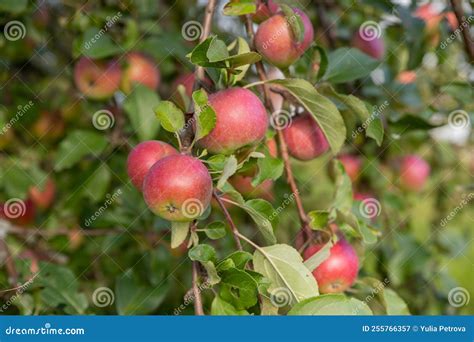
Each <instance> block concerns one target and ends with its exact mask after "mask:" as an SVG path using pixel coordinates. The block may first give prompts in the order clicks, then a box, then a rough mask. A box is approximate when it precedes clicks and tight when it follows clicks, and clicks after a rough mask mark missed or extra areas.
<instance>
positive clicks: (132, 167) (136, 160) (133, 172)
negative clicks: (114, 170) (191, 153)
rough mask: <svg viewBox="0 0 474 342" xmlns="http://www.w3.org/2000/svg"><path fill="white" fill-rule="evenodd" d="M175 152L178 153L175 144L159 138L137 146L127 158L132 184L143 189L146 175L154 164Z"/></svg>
mask: <svg viewBox="0 0 474 342" xmlns="http://www.w3.org/2000/svg"><path fill="white" fill-rule="evenodd" d="M173 154H178V151H177V150H176V149H175V148H174V147H173V146H171V145H169V144H167V143H165V142H162V141H158V140H148V141H144V142H141V143H140V144H138V145H137V146H135V147H134V148H133V150H132V151H131V152H130V154H129V155H128V158H127V173H128V177H129V178H130V180H131V181H132V184H133V185H134V186H135V187H136V188H137V189H138V190H140V191H142V187H143V181H144V179H145V176H146V174H147V173H148V171H149V170H150V168H151V167H152V166H153V164H155V163H156V162H157V161H158V160H160V159H162V158H164V157H167V156H169V155H173Z"/></svg>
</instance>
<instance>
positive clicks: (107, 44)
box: [80, 27, 123, 59]
mask: <svg viewBox="0 0 474 342" xmlns="http://www.w3.org/2000/svg"><path fill="white" fill-rule="evenodd" d="M101 30H103V29H98V28H95V27H91V28H88V29H87V30H86V31H85V32H84V35H83V37H82V42H81V45H80V51H81V54H83V55H84V56H87V57H90V58H94V59H99V58H105V57H110V56H114V55H117V54H119V53H122V51H123V50H122V49H121V47H120V46H119V45H117V44H116V43H115V42H114V41H113V40H112V38H110V36H109V34H108V33H106V32H103V31H102V32H101Z"/></svg>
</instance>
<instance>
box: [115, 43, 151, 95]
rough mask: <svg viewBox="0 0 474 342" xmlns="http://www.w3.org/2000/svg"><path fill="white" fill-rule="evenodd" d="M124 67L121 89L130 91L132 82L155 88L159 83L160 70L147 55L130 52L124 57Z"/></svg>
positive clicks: (126, 91)
mask: <svg viewBox="0 0 474 342" xmlns="http://www.w3.org/2000/svg"><path fill="white" fill-rule="evenodd" d="M125 63H126V65H125V68H124V70H123V77H122V83H121V89H122V90H123V91H124V92H125V93H130V92H131V91H132V87H133V85H134V84H143V85H145V86H147V87H148V88H150V89H152V90H156V89H157V88H158V85H159V84H160V71H159V70H158V67H157V66H156V64H155V62H154V61H153V60H152V59H151V58H150V57H148V56H146V55H144V54H142V53H139V52H130V53H129V54H127V56H126V57H125Z"/></svg>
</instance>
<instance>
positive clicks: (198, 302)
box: [193, 261, 204, 316]
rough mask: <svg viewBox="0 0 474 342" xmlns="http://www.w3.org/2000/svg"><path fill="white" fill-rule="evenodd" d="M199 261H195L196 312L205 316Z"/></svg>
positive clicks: (194, 289) (194, 288)
mask: <svg viewBox="0 0 474 342" xmlns="http://www.w3.org/2000/svg"><path fill="white" fill-rule="evenodd" d="M198 266H199V265H198V261H193V293H194V313H195V314H196V315H197V316H204V309H203V307H202V298H201V291H200V290H199V286H198Z"/></svg>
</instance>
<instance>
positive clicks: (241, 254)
mask: <svg viewBox="0 0 474 342" xmlns="http://www.w3.org/2000/svg"><path fill="white" fill-rule="evenodd" d="M224 260H232V264H233V265H234V267H235V268H238V269H241V270H243V269H244V268H245V266H247V264H248V263H249V261H250V260H252V254H250V253H249V252H245V251H236V252H233V253H232V254H230V255H229V256H228V257H227V258H225V259H224ZM224 260H222V261H224Z"/></svg>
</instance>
